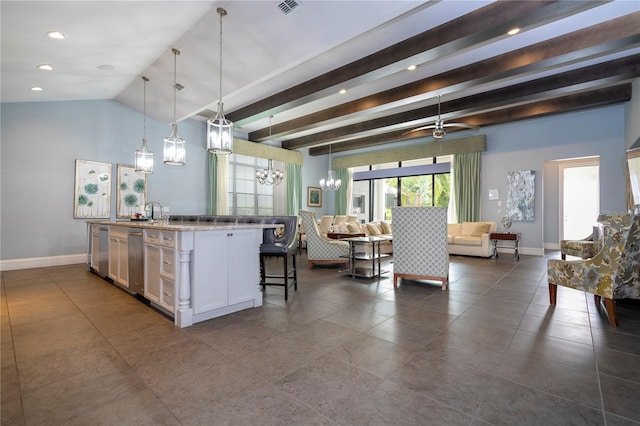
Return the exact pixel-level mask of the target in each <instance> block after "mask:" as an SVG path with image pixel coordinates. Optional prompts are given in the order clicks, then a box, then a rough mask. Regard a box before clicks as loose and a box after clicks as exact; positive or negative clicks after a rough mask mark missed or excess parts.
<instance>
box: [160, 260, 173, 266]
mask: <svg viewBox="0 0 640 426" xmlns="http://www.w3.org/2000/svg"><path fill="white" fill-rule="evenodd" d="M162 263H164V264H165V265H171V262H169V261H168V260H165V261H163V262H162Z"/></svg>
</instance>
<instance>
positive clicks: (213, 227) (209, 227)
mask: <svg viewBox="0 0 640 426" xmlns="http://www.w3.org/2000/svg"><path fill="white" fill-rule="evenodd" d="M87 223H90V224H97V225H109V226H123V227H126V228H142V229H159V230H162V231H220V230H225V229H268V228H279V227H282V226H283V225H281V224H272V223H218V224H215V223H197V222H193V223H191V222H186V223H185V222H169V224H168V225H163V224H161V223H160V222H159V221H153V222H149V221H127V220H122V221H115V222H113V221H93V220H89V221H87Z"/></svg>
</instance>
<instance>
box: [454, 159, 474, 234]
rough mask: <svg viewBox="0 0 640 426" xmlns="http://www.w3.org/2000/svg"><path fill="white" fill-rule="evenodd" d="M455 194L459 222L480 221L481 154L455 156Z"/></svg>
mask: <svg viewBox="0 0 640 426" xmlns="http://www.w3.org/2000/svg"><path fill="white" fill-rule="evenodd" d="M453 174H454V180H453V184H454V188H453V191H454V194H453V196H454V197H455V202H456V214H457V216H458V222H459V223H462V222H477V221H478V220H480V152H469V153H466V154H455V155H454V156H453Z"/></svg>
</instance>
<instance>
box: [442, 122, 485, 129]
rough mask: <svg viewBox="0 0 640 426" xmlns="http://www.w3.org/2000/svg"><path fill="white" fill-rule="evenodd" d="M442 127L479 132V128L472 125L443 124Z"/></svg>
mask: <svg viewBox="0 0 640 426" xmlns="http://www.w3.org/2000/svg"><path fill="white" fill-rule="evenodd" d="M442 127H464V128H466V129H473V130H480V127H479V126H474V125H473V124H466V123H445V124H443V125H442Z"/></svg>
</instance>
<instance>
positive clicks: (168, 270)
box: [162, 248, 176, 278]
mask: <svg viewBox="0 0 640 426" xmlns="http://www.w3.org/2000/svg"><path fill="white" fill-rule="evenodd" d="M175 271H176V265H175V256H174V251H173V249H170V248H163V249H162V274H163V275H166V276H169V277H171V278H174V274H175Z"/></svg>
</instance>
